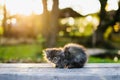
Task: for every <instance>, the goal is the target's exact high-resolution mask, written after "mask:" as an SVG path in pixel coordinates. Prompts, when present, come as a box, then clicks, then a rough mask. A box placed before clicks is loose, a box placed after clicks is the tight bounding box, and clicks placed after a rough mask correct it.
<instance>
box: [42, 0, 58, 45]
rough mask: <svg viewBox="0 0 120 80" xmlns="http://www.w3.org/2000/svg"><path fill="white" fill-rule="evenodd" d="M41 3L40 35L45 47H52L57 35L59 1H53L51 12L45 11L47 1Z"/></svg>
mask: <svg viewBox="0 0 120 80" xmlns="http://www.w3.org/2000/svg"><path fill="white" fill-rule="evenodd" d="M42 1H43V8H44V12H43V30H42V34H43V36H44V38H45V39H46V43H45V46H46V47H53V46H54V45H55V44H56V39H57V35H58V16H59V8H58V5H59V1H58V0H53V8H52V11H51V12H49V11H48V10H47V0H42Z"/></svg>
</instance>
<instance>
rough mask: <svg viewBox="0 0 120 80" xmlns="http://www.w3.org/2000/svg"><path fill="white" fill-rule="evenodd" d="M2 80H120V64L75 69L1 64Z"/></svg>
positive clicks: (93, 64) (86, 66)
mask: <svg viewBox="0 0 120 80" xmlns="http://www.w3.org/2000/svg"><path fill="white" fill-rule="evenodd" d="M0 80H120V64H115V63H114V64H112V63H104V64H103V63H91V64H90V63H89V64H86V65H85V67H84V68H74V69H57V68H54V67H52V65H51V64H47V63H41V64H28V63H27V64H25V63H16V64H0Z"/></svg>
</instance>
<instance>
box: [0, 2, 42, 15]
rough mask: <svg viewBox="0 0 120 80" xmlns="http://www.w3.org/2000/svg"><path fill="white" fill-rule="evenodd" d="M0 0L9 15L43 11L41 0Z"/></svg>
mask: <svg viewBox="0 0 120 80" xmlns="http://www.w3.org/2000/svg"><path fill="white" fill-rule="evenodd" d="M0 2H2V4H5V5H6V8H7V10H8V12H9V13H10V14H11V15H14V14H22V15H30V14H32V13H35V14H41V13H42V12H43V7H42V2H41V0H0Z"/></svg>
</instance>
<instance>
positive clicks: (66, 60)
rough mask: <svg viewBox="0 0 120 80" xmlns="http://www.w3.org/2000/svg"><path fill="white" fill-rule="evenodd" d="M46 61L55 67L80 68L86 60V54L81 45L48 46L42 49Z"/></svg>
mask: <svg viewBox="0 0 120 80" xmlns="http://www.w3.org/2000/svg"><path fill="white" fill-rule="evenodd" d="M44 53H45V54H46V58H47V60H48V61H50V62H52V63H54V64H55V65H56V67H57V68H81V67H83V66H84V64H85V63H86V61H87V54H86V53H85V49H84V47H83V46H81V45H78V44H73V43H70V44H67V45H65V46H64V47H63V48H48V49H45V50H44Z"/></svg>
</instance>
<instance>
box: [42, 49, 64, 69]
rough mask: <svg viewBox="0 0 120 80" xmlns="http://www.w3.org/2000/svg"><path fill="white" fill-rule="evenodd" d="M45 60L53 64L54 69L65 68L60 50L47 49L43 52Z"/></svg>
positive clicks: (62, 53) (61, 50)
mask: <svg viewBox="0 0 120 80" xmlns="http://www.w3.org/2000/svg"><path fill="white" fill-rule="evenodd" d="M43 52H44V53H45V58H46V59H47V61H50V62H52V63H54V64H55V67H56V68H64V67H65V66H66V64H65V63H66V60H65V55H64V52H63V49H62V48H47V49H45V50H44V51H43Z"/></svg>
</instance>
